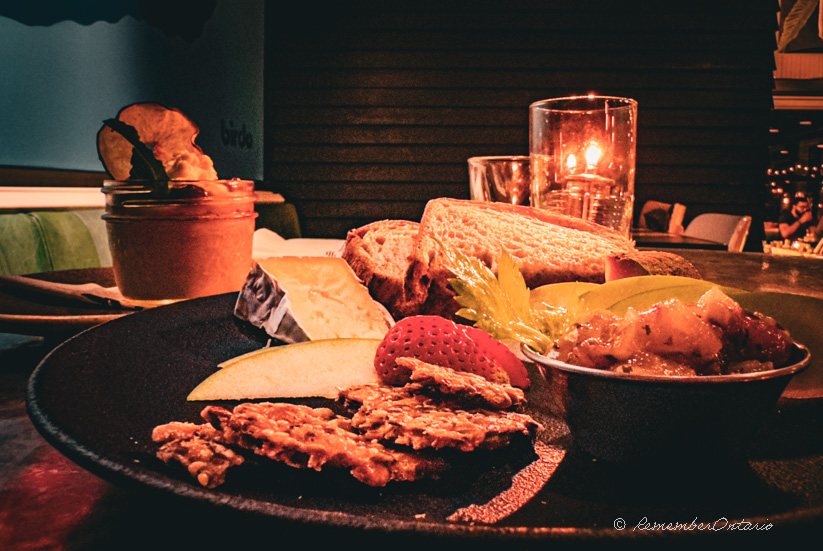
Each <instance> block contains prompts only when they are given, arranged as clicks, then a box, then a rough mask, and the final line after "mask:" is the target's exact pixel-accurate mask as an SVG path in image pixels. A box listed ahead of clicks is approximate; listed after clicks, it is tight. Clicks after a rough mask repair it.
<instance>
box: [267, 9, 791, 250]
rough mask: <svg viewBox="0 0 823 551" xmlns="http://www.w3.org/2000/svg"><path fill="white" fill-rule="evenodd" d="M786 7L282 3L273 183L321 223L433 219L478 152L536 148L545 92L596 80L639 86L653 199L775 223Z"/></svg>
mask: <svg viewBox="0 0 823 551" xmlns="http://www.w3.org/2000/svg"><path fill="white" fill-rule="evenodd" d="M672 4H674V5H672ZM294 10H297V12H296V13H295V11H294ZM301 10H302V11H301ZM776 13H777V2H771V1H766V0H734V1H732V0H726V1H722V0H721V1H715V2H710V1H701V0H698V1H690V2H678V3H657V4H654V5H651V6H650V5H649V3H642V2H641V3H637V2H625V1H622V0H617V1H611V2H609V1H599V0H578V1H574V2H569V1H563V2H560V1H557V0H543V1H540V0H514V1H507V2H486V1H480V2H477V1H470V0H463V1H446V0H444V1H441V2H430V1H413V0H397V1H395V2H391V3H387V2H367V1H362V0H361V1H350V2H339V3H336V4H334V5H333V6H332V7H329V8H323V9H319V8H317V7H314V6H310V5H308V4H307V5H306V6H296V7H294V9H293V10H292V11H291V16H290V17H288V18H286V17H281V16H280V15H281V14H280V13H279V12H278V11H277V10H276V9H270V10H268V11H267V14H266V51H265V63H266V70H265V78H266V81H265V125H264V126H265V145H264V147H265V152H266V153H265V165H266V169H265V170H266V172H265V174H266V179H265V182H264V184H263V185H264V186H265V187H267V188H269V189H271V190H273V191H277V192H280V193H283V195H285V196H286V198H287V199H289V200H291V201H293V202H295V204H296V205H297V207H298V213H299V215H300V217H301V221H302V224H303V227H304V233H305V234H306V235H315V236H332V237H342V236H343V235H345V232H346V230H347V229H349V228H351V227H355V226H357V225H361V224H362V223H366V222H368V221H371V220H375V219H380V218H409V219H416V218H419V215H420V214H421V213H422V209H423V207H424V206H425V202H426V201H427V200H428V199H430V198H433V197H438V196H450V197H468V184H467V180H468V171H467V168H466V159H467V158H468V157H471V156H473V155H497V154H526V153H527V150H528V105H529V104H530V103H532V102H534V101H538V100H540V99H544V98H548V97H556V96H564V95H572V94H584V93H588V92H591V91H594V92H597V93H602V94H608V95H620V96H629V97H633V98H635V99H637V100H638V103H639V115H638V151H637V158H638V164H637V180H636V195H637V202H638V203H639V204H640V203H642V202H644V201H645V200H647V199H658V200H674V201H678V202H683V203H684V204H686V205H687V207H688V210H687V221H688V220H689V219H691V218H692V217H693V216H694V215H696V214H698V213H700V212H707V211H710V210H711V211H718V212H745V213H747V214H752V215H753V216H755V218H756V220H758V221H759V218H758V217H759V216H761V213H762V207H763V201H762V194H761V191H762V188H763V187H764V183H765V182H764V180H765V169H766V161H767V155H766V153H767V146H766V144H767V138H768V132H767V130H768V125H769V117H770V111H771V107H772V99H771V98H772V95H771V93H772V87H773V77H772V70H773V68H774V59H773V54H772V52H773V50H774V41H775V36H774V32H775V30H776ZM637 210H639V207H638V209H637ZM755 226H758V224H757V223H756V224H755ZM754 234H756V228H755V231H753V235H754ZM755 239H757V241H758V242H759V238H755Z"/></svg>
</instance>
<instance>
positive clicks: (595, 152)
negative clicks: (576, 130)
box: [586, 143, 602, 168]
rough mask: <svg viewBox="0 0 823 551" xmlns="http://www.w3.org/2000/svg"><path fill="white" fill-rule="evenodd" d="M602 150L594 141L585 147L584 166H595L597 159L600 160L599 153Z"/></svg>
mask: <svg viewBox="0 0 823 551" xmlns="http://www.w3.org/2000/svg"><path fill="white" fill-rule="evenodd" d="M601 154H602V151H600V147H598V145H597V144H596V143H593V144H591V145H589V147H588V148H587V149H586V166H587V167H588V168H594V167H596V166H597V161H599V160H600V155H601Z"/></svg>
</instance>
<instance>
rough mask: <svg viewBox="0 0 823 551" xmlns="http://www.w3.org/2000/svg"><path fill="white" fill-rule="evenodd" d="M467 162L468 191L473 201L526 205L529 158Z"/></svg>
mask: <svg viewBox="0 0 823 551" xmlns="http://www.w3.org/2000/svg"><path fill="white" fill-rule="evenodd" d="M468 163H469V192H470V196H471V198H472V199H473V200H475V201H499V202H503V203H509V204H512V205H528V204H529V188H530V186H531V177H530V176H529V168H530V167H529V156H528V155H508V156H506V155H501V156H491V157H471V158H469V160H468Z"/></svg>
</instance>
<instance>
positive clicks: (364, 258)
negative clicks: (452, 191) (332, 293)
mask: <svg viewBox="0 0 823 551" xmlns="http://www.w3.org/2000/svg"><path fill="white" fill-rule="evenodd" d="M419 226H420V225H419V224H418V223H417V222H412V221H410V220H379V221H377V222H372V223H371V224H367V225H365V226H362V227H360V228H355V229H353V230H350V231H349V232H348V235H347V236H346V245H345V248H344V250H343V258H344V259H345V260H346V262H348V263H349V266H351V268H352V270H353V271H354V273H355V274H356V275H357V277H358V278H360V281H362V282H363V285H365V286H366V287H367V288H368V290H369V293H370V294H371V296H372V297H373V298H374V300H376V301H377V302H379V303H381V304H382V305H383V306H385V307H386V309H387V310H388V311H389V312H390V313H391V315H392V317H394V319H401V318H404V317H406V316H409V315H413V314H415V313H417V312H416V311H413V310H412V309H411V305H410V304H409V302H408V301H407V300H406V297H405V292H404V281H405V277H406V271H407V270H408V266H409V262H410V260H409V259H410V257H411V254H412V250H413V247H414V243H415V237H416V236H417V230H418V228H419Z"/></svg>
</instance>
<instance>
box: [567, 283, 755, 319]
mask: <svg viewBox="0 0 823 551" xmlns="http://www.w3.org/2000/svg"><path fill="white" fill-rule="evenodd" d="M712 287H720V289H721V290H722V291H723V292H724V293H726V294H727V295H729V296H731V297H732V298H734V297H736V296H739V295H740V294H741V293H744V292H745V291H741V290H739V289H734V288H731V287H725V286H722V285H718V284H716V283H713V282H711V281H706V280H703V279H693V278H690V277H683V276H662V275H651V276H637V277H628V278H624V279H617V280H614V281H610V282H608V283H604V284H602V285H599V286H598V287H596V288H593V289H591V290H590V291H587V292H585V293H583V294H581V295H580V306H581V311H583V312H585V311H593V310H598V309H603V310H610V311H611V312H614V313H615V314H617V315H621V316H622V315H624V314H625V313H626V310H627V309H628V307H630V306H631V307H633V308H635V309H645V308H648V307H650V306H651V305H653V304H655V303H657V302H661V301H664V300H668V299H672V298H676V299H679V300H682V301H684V302H687V303H688V302H695V301H697V299H699V298H700V297H701V296H702V295H703V293H705V292H706V291H708V290H709V289H711V288H712Z"/></svg>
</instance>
